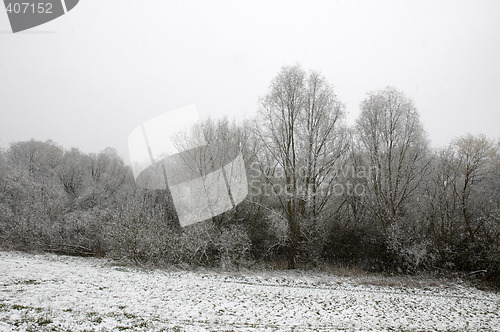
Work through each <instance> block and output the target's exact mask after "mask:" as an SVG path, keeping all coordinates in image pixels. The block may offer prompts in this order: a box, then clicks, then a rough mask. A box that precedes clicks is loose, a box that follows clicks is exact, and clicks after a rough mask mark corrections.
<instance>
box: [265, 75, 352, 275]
mask: <svg viewBox="0 0 500 332" xmlns="http://www.w3.org/2000/svg"><path fill="white" fill-rule="evenodd" d="M260 104H261V105H260V106H261V107H260V109H259V113H258V120H257V126H256V135H257V137H258V138H259V140H260V142H261V144H262V146H263V154H266V155H268V156H270V157H271V158H270V159H271V163H273V164H272V165H268V166H270V167H268V168H270V169H272V170H273V173H274V174H270V175H274V176H268V177H267V178H268V180H269V181H270V182H271V183H270V184H271V187H272V188H273V190H272V191H270V192H269V193H273V194H274V196H275V197H276V198H277V200H278V201H279V203H280V205H281V207H282V209H283V211H284V214H285V216H286V220H287V226H288V249H289V251H288V267H289V268H294V267H295V260H296V255H297V251H298V248H299V246H300V244H301V238H302V233H303V232H302V229H301V222H302V221H304V219H305V218H306V217H313V218H315V217H316V216H317V215H318V213H319V212H320V211H321V210H322V209H323V208H324V206H325V203H326V198H327V197H328V196H329V194H330V192H329V190H328V188H326V189H325V188H322V187H323V186H326V187H327V186H328V185H329V184H331V183H332V181H333V180H334V179H335V176H336V174H335V172H333V170H334V167H335V166H336V165H337V162H338V160H339V158H340V156H341V155H342V153H343V151H345V149H346V148H347V146H346V141H345V140H342V137H343V135H342V132H341V130H340V123H341V121H340V120H341V119H342V117H343V114H344V113H343V105H342V104H341V103H340V102H339V101H338V99H337V97H336V95H335V94H334V92H333V88H332V87H331V86H330V85H329V84H328V83H327V81H326V79H325V78H324V77H323V76H321V75H320V74H319V73H316V72H310V73H306V72H305V71H304V70H303V69H302V68H301V67H300V66H298V65H297V66H293V67H284V68H282V70H281V71H280V73H279V74H278V75H277V76H276V77H275V78H274V79H273V81H272V83H271V87H270V90H269V92H268V94H267V95H266V96H265V97H264V98H262V99H261V102H260ZM266 174H267V173H266ZM277 174H280V175H282V176H278V175H277ZM320 189H324V190H323V191H322V193H323V194H322V195H321V194H320Z"/></svg>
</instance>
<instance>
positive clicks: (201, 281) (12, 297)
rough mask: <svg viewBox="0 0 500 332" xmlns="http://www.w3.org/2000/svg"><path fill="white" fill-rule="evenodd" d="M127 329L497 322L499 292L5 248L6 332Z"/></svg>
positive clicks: (1, 272)
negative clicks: (169, 266)
mask: <svg viewBox="0 0 500 332" xmlns="http://www.w3.org/2000/svg"><path fill="white" fill-rule="evenodd" d="M404 283H407V285H404ZM126 329H133V330H144V331H150V330H162V329H163V330H167V331H184V330H187V331H213V330H217V331H218V330H223V331H233V330H234V331H249V330H252V331H277V330H278V331H291V330H294V331H304V330H305V331H325V330H349V331H351V330H389V331H394V330H396V331H400V330H404V331H406V330H453V331H455V330H471V331H479V330H491V331H500V294H498V293H492V292H485V291H480V290H477V289H474V288H471V287H467V286H465V285H463V284H460V283H445V282H436V281H429V280H425V281H423V282H416V281H413V282H411V283H410V285H408V279H396V278H393V279H391V280H389V282H388V281H387V279H382V278H381V277H375V276H371V277H370V276H360V277H339V276H332V275H328V274H326V273H313V272H307V273H304V272H251V271H248V272H235V273H214V272H208V271H205V272H203V271H202V272H187V271H164V270H145V269H135V268H131V267H123V266H117V265H114V264H113V263H112V262H110V261H108V260H105V259H94V258H77V257H65V256H56V255H49V254H41V255H32V254H25V253H18V252H0V331H10V330H14V331H17V330H23V331H24V330H28V331H29V330H32V331H40V330H43V331H53V330H55V331H59V330H71V331H82V330H91V331H94V330H98V331H108V330H126Z"/></svg>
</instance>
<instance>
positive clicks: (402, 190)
mask: <svg viewBox="0 0 500 332" xmlns="http://www.w3.org/2000/svg"><path fill="white" fill-rule="evenodd" d="M356 130H357V136H358V140H359V142H360V149H361V150H362V153H363V154H364V156H366V161H365V163H366V164H367V166H368V167H369V169H370V170H371V172H370V179H368V182H367V189H368V193H369V194H370V195H369V196H368V197H367V200H365V203H366V206H367V207H368V208H369V209H370V210H371V211H372V213H373V214H374V215H375V216H376V218H377V219H378V220H379V221H380V223H381V226H382V228H383V230H384V232H385V231H386V230H387V227H388V226H390V225H391V224H394V223H395V222H396V220H397V218H398V217H399V216H401V215H402V214H403V209H404V204H405V203H406V202H407V201H408V199H409V198H410V197H411V196H412V195H413V194H414V193H415V191H416V189H417V188H418V186H419V185H420V183H421V181H422V179H423V178H424V176H425V174H426V171H427V169H428V165H429V159H428V143H427V141H426V138H425V134H424V130H423V128H422V125H421V123H420V119H419V116H418V112H417V109H416V107H415V106H414V104H413V102H412V101H411V100H410V99H409V98H407V97H406V96H405V95H404V94H403V93H402V92H400V91H398V90H396V89H394V88H391V87H387V88H385V89H383V90H381V91H376V92H370V93H368V96H367V98H366V99H365V100H364V101H363V102H362V104H361V115H360V117H359V119H358V121H357V125H356Z"/></svg>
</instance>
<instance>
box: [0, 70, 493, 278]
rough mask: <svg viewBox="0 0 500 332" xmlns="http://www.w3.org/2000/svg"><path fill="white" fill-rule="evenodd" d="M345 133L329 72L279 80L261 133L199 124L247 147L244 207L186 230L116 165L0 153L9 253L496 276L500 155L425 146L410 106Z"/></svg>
mask: <svg viewBox="0 0 500 332" xmlns="http://www.w3.org/2000/svg"><path fill="white" fill-rule="evenodd" d="M360 108H361V113H360V115H359V117H358V119H357V121H356V123H355V125H353V126H347V125H346V123H345V122H344V120H345V108H344V105H343V104H342V102H341V101H340V100H339V98H338V97H337V96H336V94H335V92H334V89H333V86H332V85H331V84H330V83H329V82H328V81H327V80H326V79H325V77H324V76H322V75H321V74H320V73H318V72H314V71H305V70H304V69H302V68H301V67H300V66H299V65H297V66H292V67H283V68H282V69H281V71H280V72H279V73H278V75H277V76H276V77H275V78H274V79H273V80H272V82H271V84H270V87H269V90H268V92H267V94H266V95H265V96H263V97H262V98H260V100H259V108H258V111H257V115H256V117H255V119H253V120H252V121H245V122H243V123H234V122H232V123H231V122H229V121H228V120H227V119H220V120H212V119H209V120H206V121H204V122H203V124H202V128H203V132H204V135H205V138H206V141H207V143H208V144H212V145H213V146H216V147H217V148H218V149H219V150H220V151H221V153H224V151H225V150H226V149H228V148H229V147H230V146H232V147H234V146H236V147H238V148H239V149H240V150H241V152H242V154H243V158H244V161H245V165H246V166H247V180H248V187H249V194H248V197H247V198H246V199H245V201H244V202H243V203H241V204H240V205H238V206H237V207H236V208H234V209H232V210H231V211H228V212H226V213H224V214H222V215H219V216H216V217H214V218H212V219H211V220H207V221H204V222H202V223H198V224H195V225H192V226H188V227H185V228H182V229H181V228H179V227H178V225H177V223H176V222H175V219H176V212H175V208H174V207H173V204H172V202H171V198H170V196H169V194H168V193H167V192H165V191H164V190H145V189H140V188H138V187H137V186H136V184H135V182H134V178H133V175H132V172H131V170H130V167H129V166H128V165H127V164H126V163H125V162H124V161H123V160H122V159H121V158H120V157H119V156H118V154H117V153H116V151H115V150H114V149H111V148H107V149H105V150H104V151H102V152H100V153H97V154H86V153H82V152H80V151H79V150H78V149H71V150H65V149H63V148H61V147H60V146H58V145H57V144H56V143H54V142H52V141H46V142H40V141H36V140H31V141H26V142H17V143H13V144H11V145H10V148H8V149H7V150H5V151H0V245H1V246H2V247H4V248H12V249H20V250H44V251H52V252H58V253H64V254H76V255H94V256H105V255H106V256H109V257H113V258H117V259H127V260H131V261H134V262H138V263H141V264H146V263H147V264H154V265H166V264H202V265H207V266H223V267H234V266H240V265H243V266H250V265H253V264H260V263H262V264H271V265H272V266H278V267H286V268H296V267H301V268H310V267H317V266H321V265H323V264H340V265H343V266H353V265H355V266H359V267H362V268H365V269H368V270H376V271H405V272H415V271H420V270H432V271H434V270H446V271H469V272H470V271H476V270H487V271H488V272H487V273H488V276H489V277H491V278H497V280H498V278H499V276H500V140H498V141H496V142H495V141H492V140H489V139H487V138H486V137H485V136H483V135H470V134H467V135H464V136H461V137H458V138H456V139H454V140H453V141H452V142H451V143H450V144H449V145H448V146H446V147H443V148H439V149H433V148H431V147H430V145H429V141H428V139H427V136H426V133H425V130H424V128H423V126H422V123H421V121H420V119H419V114H418V110H417V108H416V107H415V105H414V103H413V101H412V100H411V98H409V97H408V96H406V95H405V94H404V93H403V92H401V91H399V90H397V89H395V88H392V87H386V88H384V89H381V90H377V91H372V92H369V93H367V95H366V98H365V99H364V100H363V101H362V103H361V105H360Z"/></svg>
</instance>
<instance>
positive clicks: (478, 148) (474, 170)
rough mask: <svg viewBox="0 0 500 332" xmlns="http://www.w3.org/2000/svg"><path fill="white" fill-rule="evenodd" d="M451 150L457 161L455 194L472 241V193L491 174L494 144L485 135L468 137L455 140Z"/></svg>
mask: <svg viewBox="0 0 500 332" xmlns="http://www.w3.org/2000/svg"><path fill="white" fill-rule="evenodd" d="M451 149H452V151H453V153H454V156H455V160H456V166H455V167H456V170H457V172H458V176H457V178H456V181H455V182H454V183H453V185H454V192H455V194H456V195H457V196H458V197H459V199H460V204H461V212H462V218H463V221H464V224H465V227H466V230H467V233H468V235H469V238H470V240H472V241H473V240H474V230H473V229H472V226H471V222H472V220H471V219H472V210H473V207H472V206H471V205H472V204H471V201H470V200H471V192H472V190H473V188H474V187H475V186H477V185H479V184H480V183H481V182H482V181H483V180H484V179H485V178H486V176H487V175H488V173H489V172H490V164H491V161H492V160H493V158H494V155H495V149H494V145H493V142H491V141H490V140H488V139H487V138H486V137H485V136H484V135H479V136H473V135H470V134H469V135H466V136H463V137H459V138H457V139H455V140H454V141H453V142H452V144H451Z"/></svg>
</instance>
